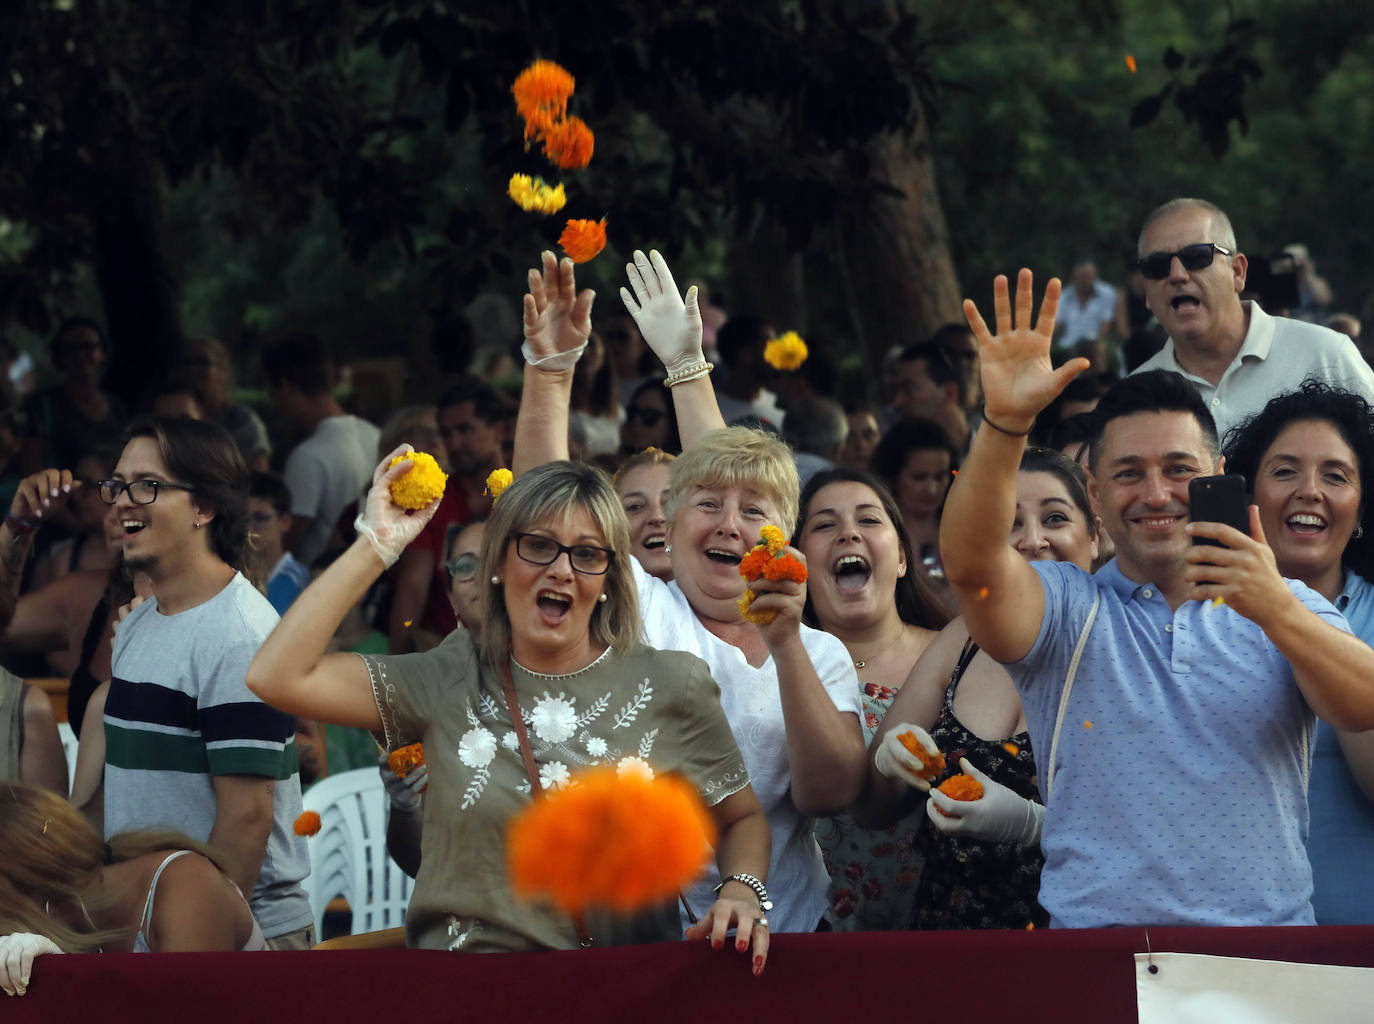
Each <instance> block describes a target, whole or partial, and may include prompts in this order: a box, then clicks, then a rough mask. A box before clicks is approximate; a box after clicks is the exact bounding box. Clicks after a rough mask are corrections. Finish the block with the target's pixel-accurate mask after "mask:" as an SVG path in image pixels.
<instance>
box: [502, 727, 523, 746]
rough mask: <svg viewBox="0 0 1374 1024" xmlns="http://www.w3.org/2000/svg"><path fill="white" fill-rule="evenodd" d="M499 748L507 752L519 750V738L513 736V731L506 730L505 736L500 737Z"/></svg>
mask: <svg viewBox="0 0 1374 1024" xmlns="http://www.w3.org/2000/svg"><path fill="white" fill-rule="evenodd" d="M501 746H503V747H505V748H506V749H507V750H519V749H520V737H518V736H516V735H515V730H514V729H509V730H507V731H506V735H504V736H502V737H501Z"/></svg>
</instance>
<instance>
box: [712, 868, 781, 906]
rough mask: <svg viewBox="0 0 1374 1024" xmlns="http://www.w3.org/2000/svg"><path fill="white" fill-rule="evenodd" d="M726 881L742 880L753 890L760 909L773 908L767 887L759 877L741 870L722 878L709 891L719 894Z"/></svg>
mask: <svg viewBox="0 0 1374 1024" xmlns="http://www.w3.org/2000/svg"><path fill="white" fill-rule="evenodd" d="M726 882H743V883H744V884H745V885H747V886H749V888H751V889H753V890H754V895H755V896H757V897H758V898H759V907H760V909H762V910H772V909H773V901H772V900H770V899H769V898H768V888H767V886H765V885H764V884H763V881H762V880H761V879H758V878H755V877H754V876H753V875H748V874H745V873H744V872H742V871H741V872H740V873H739V874H737V875H730V876H728V877H726V878H724V879H722V880H721V883H720V885H717V886H716V887H715V888H714V889H713V890H711V891H712V892H714V893H715V894H716V895H717V896H719V895H720V890H721V887H722V886H724V885H725V883H726Z"/></svg>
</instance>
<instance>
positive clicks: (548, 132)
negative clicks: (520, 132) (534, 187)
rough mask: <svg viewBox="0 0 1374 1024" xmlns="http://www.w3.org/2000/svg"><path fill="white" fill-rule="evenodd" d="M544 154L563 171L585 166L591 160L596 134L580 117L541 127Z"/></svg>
mask: <svg viewBox="0 0 1374 1024" xmlns="http://www.w3.org/2000/svg"><path fill="white" fill-rule="evenodd" d="M542 134H543V136H544V156H545V157H547V158H548V161H549V163H551V164H554V165H555V166H557V167H561V168H563V170H565V171H571V170H576V169H577V168H579V167H586V166H587V165H588V164H589V163H591V162H592V151H593V150H594V149H595V148H596V136H595V135H593V134H592V130H591V129H590V128H588V127H587V122H586V121H584V120H582V118H580V117H569V118H565V119H563V120H561V121H555V122H554V123H553V124H551V125H549V126H548V127H546V128H544V129H542Z"/></svg>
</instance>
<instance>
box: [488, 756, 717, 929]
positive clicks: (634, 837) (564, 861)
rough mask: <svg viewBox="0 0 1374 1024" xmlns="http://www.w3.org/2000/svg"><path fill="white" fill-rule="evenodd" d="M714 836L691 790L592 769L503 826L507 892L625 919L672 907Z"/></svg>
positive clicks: (666, 779)
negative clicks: (628, 914) (637, 912)
mask: <svg viewBox="0 0 1374 1024" xmlns="http://www.w3.org/2000/svg"><path fill="white" fill-rule="evenodd" d="M714 842H715V826H714V825H713V823H712V821H711V818H710V815H709V814H708V813H707V811H706V808H705V807H704V806H703V805H702V802H701V798H700V797H699V796H698V795H697V792H696V790H695V789H693V788H692V786H691V785H690V784H689V783H687V782H686V781H684V780H682V779H680V778H677V777H675V776H671V775H662V774H660V775H656V776H655V777H654V778H653V779H649V778H648V777H646V775H645V774H644V773H642V772H636V771H630V772H625V773H624V774H623V775H620V774H617V771H616V769H615V768H614V767H604V768H593V769H590V770H588V771H586V772H581V773H579V774H578V775H576V776H574V778H573V781H572V784H571V785H569V786H567V787H565V788H562V789H558V790H555V791H553V792H551V793H549V794H548V796H546V797H545V798H543V799H539V800H536V801H534V802H533V803H532V804H531V805H530V806H529V807H527V808H526V809H525V810H523V811H521V812H520V814H519V815H517V816H516V817H515V818H514V819H513V820H512V821H511V823H510V826H509V828H508V830H507V833H506V860H507V864H508V866H509V870H510V879H511V886H512V888H513V889H514V890H515V892H516V894H517V895H519V896H521V897H522V898H525V899H530V898H544V899H547V900H549V901H551V902H552V903H553V904H554V905H555V906H556V907H558V908H559V909H560V910H563V911H564V912H566V913H569V914H577V913H581V912H583V911H584V910H587V909H590V908H593V907H605V908H609V909H611V910H615V911H619V912H622V913H624V912H631V911H635V910H640V909H643V908H644V907H648V906H652V905H654V904H656V903H659V902H661V901H663V900H666V899H672V898H673V897H674V895H675V894H676V893H677V891H678V889H679V888H681V887H683V886H686V885H687V884H688V883H690V882H692V881H694V880H695V879H696V877H697V876H698V875H699V874H700V873H701V869H702V867H703V865H704V864H705V863H706V859H707V856H708V854H709V852H710V850H709V847H710V845H711V844H712V843H714Z"/></svg>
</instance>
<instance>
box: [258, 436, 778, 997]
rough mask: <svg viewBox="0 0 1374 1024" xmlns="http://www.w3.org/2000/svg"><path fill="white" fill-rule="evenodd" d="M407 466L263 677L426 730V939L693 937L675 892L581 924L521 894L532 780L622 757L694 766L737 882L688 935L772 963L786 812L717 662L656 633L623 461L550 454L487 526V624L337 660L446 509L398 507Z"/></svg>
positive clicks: (322, 707)
mask: <svg viewBox="0 0 1374 1024" xmlns="http://www.w3.org/2000/svg"><path fill="white" fill-rule="evenodd" d="M407 450H408V447H407V446H402V447H401V448H399V449H397V451H396V453H394V454H404V453H405V452H406V451H407ZM388 461H389V459H383V460H382V462H381V464H380V465H379V466H378V467H377V470H376V473H375V474H374V477H373V481H374V482H373V487H372V490H371V492H370V493H369V494H368V496H367V501H366V504H365V507H364V510H363V512H362V514H361V515H360V516H359V518H358V522H357V524H356V525H357V527H358V534H359V535H358V538H357V539H356V540H355V541H354V543H353V545H352V546H351V547H350V548H349V549H348V550H347V551H345V552H344V553H343V554H342V555H341V556H340V557H339V558H338V559H337V560H335V562H334V563H333V565H331V566H330V567H329V568H328V569H327V570H326V571H325V572H324V573H323V574H322V575H321V576H320V578H319V579H318V580H316V581H315V583H314V584H312V585H311V586H310V587H309V589H307V590H306V592H305V593H304V594H302V595H301V596H300V597H299V598H298V599H297V601H296V603H295V604H294V605H292V607H291V609H290V610H289V611H288V612H287V614H286V616H285V617H284V618H283V619H282V621H281V624H280V625H279V626H278V627H277V629H276V630H275V631H274V632H273V634H272V635H271V636H270V637H268V639H267V642H266V643H265V644H263V646H262V649H261V650H260V651H259V652H258V656H257V657H256V658H255V659H254V661H253V664H252V666H251V668H250V669H249V672H248V684H249V686H250V688H251V689H252V690H253V691H254V692H255V693H257V694H258V695H259V696H261V697H262V698H263V699H264V700H266V701H268V702H269V703H272V704H274V705H275V706H277V707H279V708H281V709H282V710H284V711H289V712H290V713H292V714H296V715H305V716H310V717H315V718H320V719H323V720H325V721H333V722H338V723H340V724H345V725H355V726H360V727H363V728H367V729H370V730H371V731H373V732H374V733H377V734H380V735H381V736H382V737H383V738H384V739H385V743H386V746H387V749H395V748H397V747H401V746H405V745H408V744H412V743H415V742H423V744H424V748H425V758H426V762H427V765H428V768H429V790H428V793H427V795H426V797H425V811H424V818H425V821H424V830H423V836H422V839H421V852H422V856H421V859H420V865H419V870H418V875H417V878H416V882H415V890H414V894H413V896H412V898H411V903H410V909H409V912H408V914H407V917H406V936H407V942H408V944H409V945H411V946H418V947H423V948H427V949H448V950H455V951H464V952H515V951H531V950H538V949H571V948H576V947H577V946H578V945H579V944H582V943H585V942H586V941H588V940H590V941H591V942H595V943H598V944H607V943H610V942H615V941H622V940H625V939H629V940H631V941H663V940H668V939H677V938H680V937H681V936H682V931H681V928H680V926H679V924H678V919H677V911H676V907H675V906H673V905H663V906H660V907H657V908H653V909H652V910H650V911H647V912H645V913H644V914H641V915H636V916H635V918H634V919H633V920H629V921H627V920H624V919H619V920H615V921H612V920H610V919H608V918H602V917H600V916H598V917H596V918H594V919H593V918H589V919H587V920H585V921H575V920H574V919H572V918H570V917H569V916H567V915H566V914H563V913H560V912H558V911H556V910H554V909H551V908H550V907H548V906H545V905H533V904H526V903H523V902H521V901H519V900H517V899H516V898H515V896H514V895H513V893H512V892H511V888H510V884H509V882H508V879H507V877H506V869H505V865H506V857H505V836H506V827H507V824H508V822H509V821H510V819H511V817H512V816H513V815H515V814H516V813H518V812H519V811H520V810H522V809H523V808H524V807H525V806H526V805H527V804H528V802H529V799H530V794H531V791H532V790H533V791H535V792H545V791H550V790H556V789H559V788H561V787H563V786H566V785H568V784H569V783H570V782H572V781H573V780H574V779H575V777H576V772H577V771H578V770H579V769H583V768H587V767H591V766H596V765H605V766H615V767H616V768H617V769H619V770H621V771H643V770H645V769H649V770H652V771H653V772H655V773H663V772H672V773H680V774H682V775H683V776H685V777H686V778H687V779H689V780H690V781H691V782H692V783H693V784H694V785H695V786H696V787H697V789H698V790H699V791H700V792H701V794H702V797H703V799H704V800H705V802H706V803H707V805H708V806H709V807H710V811H711V815H712V817H713V819H714V821H715V823H716V826H717V828H718V830H719V833H720V839H719V842H718V844H717V847H716V860H717V863H718V865H719V868H720V871H721V872H722V874H723V875H725V876H727V877H729V878H732V879H734V880H733V881H732V882H730V883H729V884H728V885H727V886H725V887H723V888H722V890H721V892H720V893H719V898H713V900H712V902H711V903H710V904H708V905H707V906H705V907H703V908H702V909H703V910H704V913H703V915H702V918H701V921H700V922H699V923H698V924H697V925H696V926H695V928H694V929H693V930H692V931H690V932H689V933H688V934H689V936H690V937H693V938H705V937H707V936H710V937H711V938H712V939H713V940H714V942H715V943H716V945H717V946H720V945H722V944H723V943H724V939H725V934H726V929H727V928H730V927H735V928H737V929H738V932H739V938H738V939H737V941H736V945H737V947H738V948H740V949H743V948H745V947H746V946H748V945H749V943H750V941H751V940H752V945H753V953H752V956H753V966H754V971H755V973H758V972H759V971H761V970H762V968H763V963H764V958H765V957H766V955H767V948H768V928H767V922H766V917H765V915H764V914H763V912H762V910H761V909H760V903H759V902H758V900H757V899H756V895H755V894H756V891H757V890H756V888H755V886H757V888H758V890H761V889H762V888H763V881H762V879H763V878H765V877H766V874H767V870H768V828H767V822H766V821H765V819H764V817H763V812H762V810H761V809H760V807H759V803H758V799H757V798H756V797H755V796H754V793H753V790H752V789H751V788H750V785H749V778H748V774H747V773H746V771H745V768H744V764H743V761H742V759H741V757H740V753H739V750H738V748H737V747H736V746H735V741H734V738H733V737H732V735H731V733H730V727H729V724H728V723H727V722H726V721H725V716H724V714H723V712H722V711H721V707H720V701H719V698H718V696H717V692H718V691H717V689H716V686H715V683H714V682H713V681H712V679H711V676H710V673H709V672H708V671H707V668H706V666H705V665H704V664H703V663H702V662H701V661H699V660H697V659H695V658H690V657H686V656H684V655H682V654H677V653H665V652H660V651H654V650H652V649H650V648H647V647H644V646H643V645H641V644H640V642H639V634H640V629H641V623H640V617H639V602H638V594H637V592H636V590H635V586H634V576H633V574H632V571H631V568H630V567H631V565H632V564H633V561H632V559H631V557H630V554H629V531H628V529H627V527H626V524H625V516H624V513H623V512H622V511H621V509H620V502H619V500H618V499H617V497H616V494H615V491H614V490H613V489H612V487H611V484H610V481H609V480H608V479H607V478H606V476H605V474H604V473H602V472H601V471H600V470H598V469H595V468H593V467H591V466H587V465H582V464H577V463H570V462H556V463H550V464H548V465H546V466H542V467H540V468H539V469H538V470H536V471H533V472H530V473H526V474H524V475H523V476H522V477H521V478H520V479H519V480H517V481H516V482H515V483H514V484H512V485H511V486H510V487H509V488H508V489H507V490H506V491H505V492H504V493H503V494H502V495H501V497H500V500H499V501H497V502H496V504H495V508H494V510H493V512H492V516H491V518H490V519H489V520H488V521H487V523H486V526H485V529H484V542H483V546H482V555H481V560H480V563H479V569H478V572H477V577H476V582H477V585H478V587H479V588H480V590H481V595H482V596H481V605H482V608H481V616H482V627H481V630H480V631H479V632H478V633H476V634H473V633H470V632H468V631H467V630H455V631H454V632H453V633H451V634H449V636H448V637H447V638H446V639H445V640H444V642H443V643H441V644H440V645H439V646H438V647H436V648H434V649H433V650H431V651H426V652H423V653H418V654H411V655H404V656H367V657H361V656H358V655H352V654H326V653H325V647H326V644H327V642H328V638H329V636H330V634H331V633H332V631H333V629H334V628H335V626H336V625H337V624H338V622H339V620H340V619H341V618H342V616H343V615H344V613H345V612H346V611H347V610H348V608H350V607H351V606H352V605H353V603H354V602H356V601H357V600H358V599H359V598H360V597H361V596H362V595H363V594H364V593H365V592H366V590H367V588H368V587H369V586H370V585H371V584H372V583H373V581H375V580H376V578H377V577H378V576H379V575H380V574H381V573H382V571H383V570H384V569H385V568H386V567H387V566H388V565H389V564H391V563H393V562H394V561H395V560H396V559H397V558H398V557H399V556H400V553H401V551H402V550H404V548H405V546H406V545H407V544H408V543H410V542H411V541H412V540H413V539H414V538H415V537H416V536H417V535H418V534H419V532H420V530H421V529H422V528H423V527H424V524H425V523H426V521H427V520H428V519H429V517H430V516H431V515H432V514H433V510H434V506H431V507H429V508H427V509H422V510H420V511H418V512H414V513H407V512H406V511H404V510H402V509H400V508H398V507H397V506H396V505H395V504H394V503H393V502H392V501H391V497H390V492H389V487H390V484H391V481H392V480H393V479H395V478H396V477H397V476H399V475H400V474H401V473H404V472H405V471H406V470H407V469H408V468H409V467H410V465H411V463H410V461H409V460H403V461H402V462H399V463H398V464H397V465H395V466H392V467H390V468H388V466H387V463H388ZM436 504H437V503H436ZM460 557H461V556H460ZM530 763H532V764H533V765H534V766H535V772H534V775H533V777H531V776H530V773H529V772H528V771H527V769H526V765H527V764H530ZM606 838H607V841H608V842H609V841H611V840H613V838H614V837H612V836H607V837H606ZM550 855H551V856H557V851H550Z"/></svg>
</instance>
